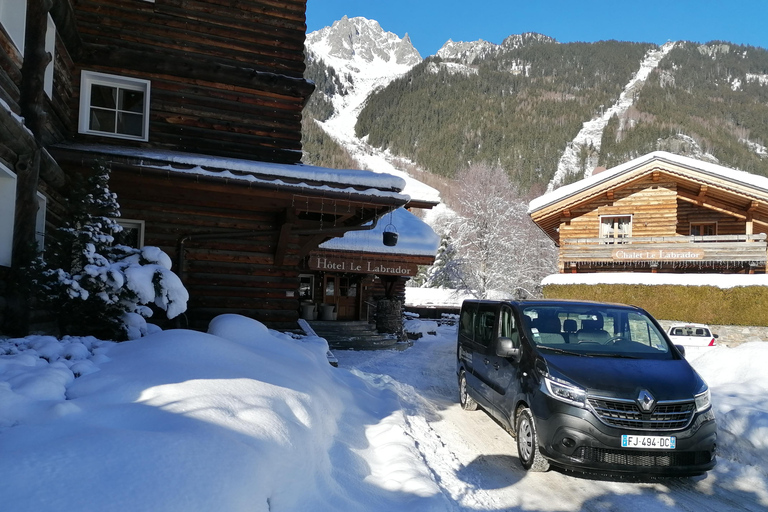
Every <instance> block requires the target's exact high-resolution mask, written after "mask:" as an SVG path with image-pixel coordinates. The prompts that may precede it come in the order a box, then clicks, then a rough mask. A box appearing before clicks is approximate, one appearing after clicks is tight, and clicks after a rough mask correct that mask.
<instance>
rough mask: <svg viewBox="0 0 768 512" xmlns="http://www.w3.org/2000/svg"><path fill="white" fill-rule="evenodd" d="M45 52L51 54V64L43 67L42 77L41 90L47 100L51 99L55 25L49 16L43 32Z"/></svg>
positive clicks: (54, 58) (54, 56) (54, 59)
mask: <svg viewBox="0 0 768 512" xmlns="http://www.w3.org/2000/svg"><path fill="white" fill-rule="evenodd" d="M45 51H46V52H48V53H50V54H51V62H49V63H48V65H47V66H46V67H45V76H44V77H43V90H44V91H45V94H47V95H48V97H49V98H53V66H54V62H55V61H56V24H55V23H54V22H53V18H51V15H50V14H49V15H48V28H47V30H46V31H45Z"/></svg>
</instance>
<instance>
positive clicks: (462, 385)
mask: <svg viewBox="0 0 768 512" xmlns="http://www.w3.org/2000/svg"><path fill="white" fill-rule="evenodd" d="M459 403H460V404H461V408H462V409H464V410H465V411H476V410H477V402H475V399H474V398H472V397H471V396H469V390H468V389H467V377H466V375H465V374H464V370H461V373H459Z"/></svg>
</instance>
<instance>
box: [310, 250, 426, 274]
mask: <svg viewBox="0 0 768 512" xmlns="http://www.w3.org/2000/svg"><path fill="white" fill-rule="evenodd" d="M309 268H311V269H312V270H322V271H325V272H352V273H356V274H382V275H390V276H411V277H412V276H415V275H416V272H417V271H418V265H417V264H416V263H403V262H397V261H388V260H385V259H382V258H376V257H375V256H373V257H370V258H366V257H362V256H351V257H344V256H328V255H326V254H312V255H311V256H310V258H309Z"/></svg>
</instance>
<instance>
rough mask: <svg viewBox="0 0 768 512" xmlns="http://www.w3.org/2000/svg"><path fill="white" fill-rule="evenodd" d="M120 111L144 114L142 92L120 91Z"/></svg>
mask: <svg viewBox="0 0 768 512" xmlns="http://www.w3.org/2000/svg"><path fill="white" fill-rule="evenodd" d="M118 108H119V109H120V110H126V111H128V112H139V113H143V112H144V93H143V92H142V91H131V90H127V89H120V105H119V107H118Z"/></svg>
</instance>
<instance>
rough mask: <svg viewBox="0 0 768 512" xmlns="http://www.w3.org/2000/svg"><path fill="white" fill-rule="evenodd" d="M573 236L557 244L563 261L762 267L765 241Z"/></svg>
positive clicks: (741, 237)
mask: <svg viewBox="0 0 768 512" xmlns="http://www.w3.org/2000/svg"><path fill="white" fill-rule="evenodd" d="M609 241H610V242H613V240H606V239H605V238H573V239H567V240H563V241H562V242H561V245H560V261H561V262H562V263H566V264H570V263H628V264H632V263H643V264H646V265H648V264H650V265H658V264H663V263H689V264H691V263H692V264H696V263H699V264H713V263H718V264H722V263H726V264H730V263H740V264H749V265H750V266H752V267H763V268H765V265H766V261H767V260H768V243H766V235H765V233H760V234H757V235H714V236H666V237H640V236H636V237H626V238H622V239H620V241H621V243H606V242H609Z"/></svg>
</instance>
